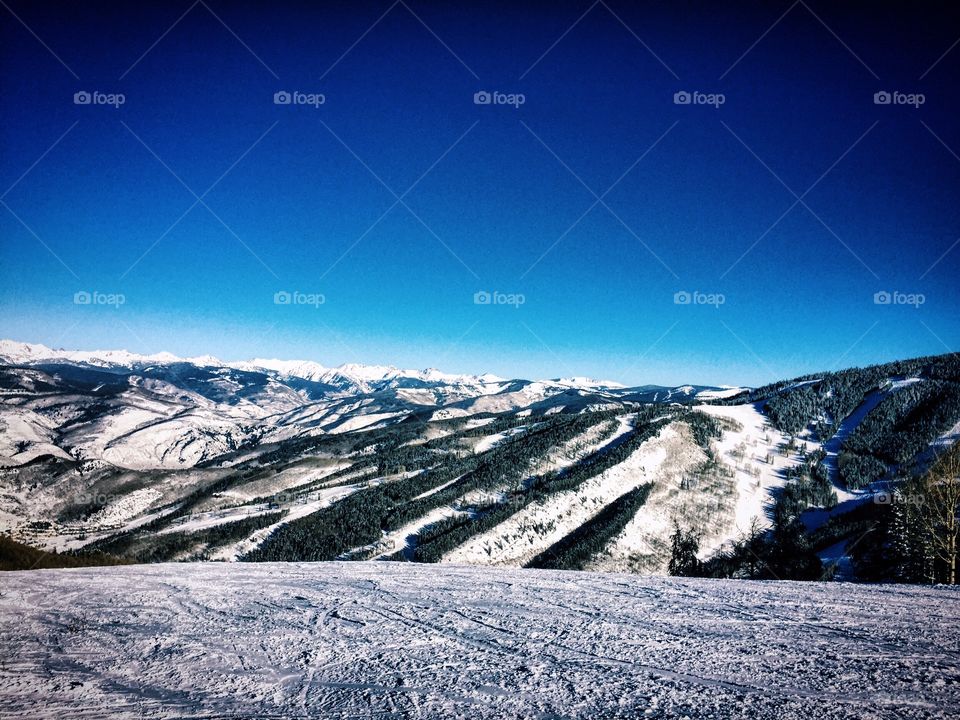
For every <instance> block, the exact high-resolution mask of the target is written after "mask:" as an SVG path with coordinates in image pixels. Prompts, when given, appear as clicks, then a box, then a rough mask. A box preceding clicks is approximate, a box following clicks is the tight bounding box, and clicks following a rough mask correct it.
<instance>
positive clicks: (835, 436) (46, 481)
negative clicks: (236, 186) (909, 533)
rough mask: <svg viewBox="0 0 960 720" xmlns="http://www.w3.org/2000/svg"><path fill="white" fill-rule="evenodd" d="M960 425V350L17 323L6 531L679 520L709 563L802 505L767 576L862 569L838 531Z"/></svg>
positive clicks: (475, 548) (558, 550)
mask: <svg viewBox="0 0 960 720" xmlns="http://www.w3.org/2000/svg"><path fill="white" fill-rule="evenodd" d="M958 435H960V363H958V362H957V360H956V358H954V357H953V356H942V357H939V358H921V359H918V360H910V361H903V362H899V363H891V364H889V365H885V366H877V367H875V368H866V369H854V370H849V371H843V372H840V373H827V374H820V375H816V376H810V377H807V378H797V379H793V380H786V381H784V382H782V383H776V384H774V385H771V386H767V387H764V388H756V389H747V388H733V387H723V386H718V387H702V386H693V385H685V386H680V387H675V388H666V387H660V386H641V387H633V388H630V387H623V386H621V385H618V384H616V383H614V382H610V381H595V380H590V379H588V378H567V379H556V380H540V381H529V380H522V379H513V380H507V379H502V378H499V377H493V376H490V375H481V376H472V375H452V374H446V373H442V372H440V371H437V370H433V369H430V370H423V371H405V370H399V369H397V368H393V367H382V366H363V365H343V366H340V367H338V368H326V367H323V366H321V365H319V364H317V363H313V362H309V361H280V360H264V359H256V360H251V361H246V362H235V363H225V362H221V361H219V360H217V359H215V358H211V357H202V358H193V359H190V358H187V359H182V358H177V357H174V356H172V355H169V354H165V353H162V354H158V355H154V356H140V355H135V354H132V353H128V352H126V351H105V352H103V351H97V352H80V351H65V350H51V349H50V348H46V347H44V346H40V345H26V344H22V343H14V342H11V341H0V533H6V534H8V535H11V536H13V538H15V539H16V540H18V541H21V542H26V543H28V544H30V545H34V546H40V547H44V548H49V549H60V550H77V549H81V548H83V549H84V550H98V551H104V552H108V553H110V554H113V555H118V556H121V557H127V558H133V559H138V560H164V559H196V558H215V559H222V560H237V559H246V560H321V559H333V558H342V559H408V560H419V561H425V562H452V563H468V564H475V565H498V566H530V567H546V568H549V567H556V568H579V569H595V570H617V571H631V572H639V573H662V572H664V571H665V569H666V563H667V560H668V559H669V557H670V552H671V550H670V536H671V533H673V531H674V529H675V528H676V527H677V526H678V525H680V526H682V527H684V528H688V529H695V530H696V532H697V533H698V539H699V547H698V553H699V556H700V558H701V559H702V560H703V561H704V562H713V561H714V560H715V559H716V558H728V557H732V558H736V557H737V553H738V552H741V551H742V548H741V546H740V545H738V543H740V542H741V540H743V539H744V538H745V537H747V536H749V535H751V534H755V533H757V532H761V533H762V532H763V531H764V530H765V528H767V527H769V526H770V523H771V517H790V518H797V519H799V520H802V522H803V523H804V525H805V527H806V532H808V533H810V534H811V535H810V537H811V539H810V541H809V542H808V543H807V545H805V546H804V547H809V548H812V550H810V552H812V553H816V557H815V558H814V557H812V556H811V557H810V558H809V562H808V563H807V564H806V565H804V567H803V568H802V569H801V570H797V569H796V568H779V567H777V568H774V569H771V570H770V574H771V576H777V577H779V576H781V575H782V574H789V573H793V572H801V571H802V572H805V573H807V574H810V573H817V572H821V571H822V570H823V568H824V567H827V566H829V567H831V568H834V569H835V570H836V571H837V572H840V573H843V572H846V571H847V569H848V568H849V567H850V558H849V556H848V555H847V554H846V550H845V548H846V545H845V543H846V542H847V536H846V535H844V534H843V533H845V532H846V533H848V534H849V533H853V532H855V528H856V527H858V525H856V522H861V520H862V518H861V517H860V516H861V515H863V514H864V513H866V512H867V510H869V508H870V503H871V501H872V499H873V498H874V497H876V496H877V493H879V492H881V491H883V490H885V489H887V488H888V487H889V483H890V482H891V481H892V480H893V479H894V478H895V477H897V476H898V474H902V473H903V472H904V469H905V468H909V467H910V466H911V463H921V464H922V463H923V462H925V461H926V460H925V458H926V459H929V457H931V453H933V452H934V451H935V449H936V448H937V447H945V446H947V445H949V444H951V443H952V442H953V441H954V440H955V439H956V437H957V436H958ZM864 508H867V510H865V509H864ZM852 518H856V522H854V520H853V519H852ZM841 520H842V522H841ZM845 523H846V524H845ZM761 540H762V537H761ZM758 542H759V541H758ZM860 547H864V544H861V546H860ZM738 548H741V549H740V550H738ZM750 548H752V549H751V552H755V551H756V550H757V546H756V545H751V546H750ZM804 552H806V551H804ZM774 556H776V554H775V553H772V554H771V557H774ZM781 556H782V553H781ZM818 558H819V559H818ZM741 560H742V561H743V562H744V563H745V564H750V562H748V561H749V556H747V555H744V556H743V558H741ZM731 562H733V561H732V560H731ZM824 563H826V565H824ZM817 568H820V569H819V570H818V569H817ZM736 572H740V571H739V570H738V571H736Z"/></svg>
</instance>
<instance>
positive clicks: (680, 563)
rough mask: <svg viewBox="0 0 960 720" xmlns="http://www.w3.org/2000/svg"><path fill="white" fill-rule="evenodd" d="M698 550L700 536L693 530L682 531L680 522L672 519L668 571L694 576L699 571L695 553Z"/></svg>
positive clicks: (698, 562)
mask: <svg viewBox="0 0 960 720" xmlns="http://www.w3.org/2000/svg"><path fill="white" fill-rule="evenodd" d="M699 551H700V536H699V535H698V534H697V533H696V532H695V531H694V530H692V529H691V530H687V531H684V530H683V528H681V527H680V523H679V522H677V521H676V520H674V521H673V535H672V536H671V538H670V564H669V565H668V571H669V572H670V574H671V575H680V576H683V577H695V576H696V575H698V574H699V571H700V560H699V559H698V558H697V553H698V552H699Z"/></svg>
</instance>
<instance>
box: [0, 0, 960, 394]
mask: <svg viewBox="0 0 960 720" xmlns="http://www.w3.org/2000/svg"><path fill="white" fill-rule="evenodd" d="M8 5H9V7H8V8H7V9H4V8H0V15H2V16H3V20H2V44H0V59H2V61H0V82H2V86H0V87H2V92H3V96H4V98H5V101H4V103H3V106H2V119H3V122H2V130H0V143H2V146H0V185H2V188H0V193H2V199H3V203H4V205H3V206H0V317H2V320H0V336H3V337H11V338H14V339H18V340H24V341H33V342H43V343H45V344H50V345H55V346H65V347H79V348H107V347H109V348H120V347H122V348H127V349H129V350H133V351H139V352H145V353H148V352H158V351H161V350H168V351H171V352H174V353H177V354H181V355H198V354H207V353H209V354H213V355H217V356H220V357H223V358H227V359H239V358H246V357H254V356H261V357H262V356H270V357H285V358H310V359H315V360H318V361H320V362H323V363H326V364H331V365H332V364H339V363H341V362H366V363H390V364H395V365H399V366H405V367H426V366H437V367H441V368H443V369H446V370H450V371H464V372H484V371H489V372H494V373H497V374H500V375H506V376H523V377H557V376H568V375H574V374H576V375H589V376H594V377H604V378H610V379H615V380H619V381H622V382H626V383H631V384H643V383H669V384H672V383H681V382H697V383H732V384H733V383H742V384H761V383H764V382H768V381H770V380H773V379H776V378H782V377H789V376H793V375H797V374H801V373H804V372H812V371H818V370H823V369H831V368H840V367H846V366H851V365H863V364H868V363H871V362H880V361H885V360H890V359H895V358H903V357H912V356H917V355H923V354H938V353H942V352H948V351H952V350H956V349H957V346H958V341H960V315H958V313H957V307H958V301H960V287H958V284H957V283H956V281H955V278H956V277H957V274H958V270H960V246H954V244H955V243H956V242H957V241H958V238H960V204H958V203H957V202H956V197H957V190H958V188H960V158H958V157H957V156H956V154H955V153H958V152H960V128H958V125H957V123H956V117H957V110H958V105H960V103H958V99H957V92H956V87H957V86H958V83H957V75H958V71H960V49H953V50H950V48H951V46H952V45H953V43H954V42H955V41H956V39H957V37H956V36H957V34H958V33H960V30H958V27H960V25H958V23H957V22H956V21H957V19H958V18H957V17H956V15H954V16H949V15H947V14H945V13H946V11H944V10H942V9H940V10H936V9H934V6H933V5H931V6H930V8H927V9H926V10H918V9H913V10H900V11H877V10H876V9H872V10H870V11H869V13H868V12H867V11H866V8H867V5H866V4H862V5H859V6H858V5H855V4H854V5H847V6H845V9H843V10H838V9H836V8H833V7H832V6H831V4H827V3H822V2H820V3H807V4H804V3H797V4H794V5H791V4H790V3H754V4H741V5H738V7H737V8H736V9H726V10H724V9H720V8H717V7H714V6H713V5H706V4H704V5H700V4H690V5H685V6H670V7H667V6H664V5H661V4H650V5H642V4H641V5H634V4H626V3H616V2H609V3H603V2H601V3H596V4H593V5H591V4H590V3H589V2H580V3H572V2H571V3H551V4H549V5H548V4H543V5H528V6H526V7H525V8H517V7H515V6H514V4H510V3H502V4H488V5H486V6H484V7H479V6H477V7H476V9H473V10H470V9H464V8H462V7H461V8H458V9H454V8H452V7H448V6H447V4H439V3H424V2H407V3H395V4H392V5H391V3H390V2H381V3H345V4H343V5H342V6H324V7H321V8H313V7H311V6H310V5H309V4H307V3H284V2H278V3H274V4H271V5H270V6H269V7H257V6H256V5H255V4H252V3H239V4H228V3H223V2H209V1H207V2H205V3H196V4H193V5H191V3H190V2H189V1H188V2H182V3H169V4H162V3H155V4H153V3H152V4H147V5H143V6H140V5H133V4H107V3H89V4H87V3H85V4H83V5H82V6H81V5H65V4H64V5H63V6H61V4H58V3H44V2H41V3H25V2H13V3H8ZM938 13H939V14H938ZM765 33H766V34H765ZM944 53H945V54H944ZM294 90H296V91H299V92H301V93H315V94H316V93H322V94H323V95H324V98H325V102H324V103H323V104H322V105H319V106H317V107H314V106H310V105H293V104H291V105H277V104H275V103H274V93H276V92H278V91H289V92H292V91H294ZM80 91H87V92H93V91H98V92H101V93H105V94H110V93H122V94H123V96H124V102H123V104H122V105H120V106H119V107H112V106H110V105H97V104H88V105H77V104H75V103H74V93H76V92H80ZM478 91H491V92H492V91H499V92H501V93H505V94H510V93H522V94H523V96H524V102H523V104H522V105H520V106H519V107H514V106H511V105H498V104H488V105H482V104H481V105H478V104H475V103H474V94H475V93H477V92H478ZM680 91H687V92H693V91H698V92H701V93H704V94H716V93H721V94H722V95H723V104H722V105H720V106H719V107H714V106H711V105H709V104H676V103H675V102H674V94H675V93H677V92H680ZM880 91H889V92H893V91H898V92H901V93H904V94H907V95H909V94H917V93H922V94H923V96H924V97H923V100H924V102H923V104H922V105H920V106H919V107H914V106H911V105H909V104H897V103H896V102H894V103H891V104H888V105H883V104H880V105H878V104H875V102H874V94H875V93H877V92H880ZM411 186H412V187H411ZM8 188H9V189H8ZM208 189H209V191H208ZM608 189H609V191H608ZM4 191H5V192H4ZM198 196H199V197H200V198H201V200H200V201H197V197H198ZM398 198H400V200H399V201H398ZM598 198H599V199H598ZM798 198H800V199H799V200H798ZM80 291H87V292H94V291H97V292H100V293H104V294H114V295H117V294H120V295H122V296H123V298H124V302H123V304H122V305H120V306H116V305H96V304H90V305H78V304H75V302H74V295H75V293H77V292H80ZM895 291H896V292H899V293H901V295H892V296H891V297H892V298H893V302H891V303H889V304H876V303H875V301H874V295H875V293H878V292H890V293H893V292H895ZM278 292H291V293H292V292H300V293H303V294H312V295H322V296H323V299H324V302H323V304H321V305H310V304H299V305H298V304H287V305H283V304H279V305H278V304H276V303H275V301H274V298H275V294H276V293H278ZM478 292H489V293H494V292H499V293H501V295H499V296H496V297H498V298H499V299H501V300H509V299H510V296H514V298H516V296H522V299H523V303H522V304H521V305H517V304H516V303H514V304H498V303H495V302H493V303H490V304H476V303H475V301H474V296H475V294H476V293H478ZM678 292H686V293H691V295H690V296H689V297H691V298H693V302H691V303H689V304H677V303H676V302H675V295H676V293H678ZM694 293H699V295H696V294H694ZM909 296H922V300H923V302H922V304H920V305H918V302H917V298H916V297H913V298H912V300H911V298H910V297H909ZM682 297H684V296H681V298H682ZM721 298H722V300H723V302H722V304H719V305H718V304H717V302H718V301H719V299H721ZM711 300H713V301H714V302H713V304H710V301H711ZM698 301H700V302H698ZM911 302H912V304H911Z"/></svg>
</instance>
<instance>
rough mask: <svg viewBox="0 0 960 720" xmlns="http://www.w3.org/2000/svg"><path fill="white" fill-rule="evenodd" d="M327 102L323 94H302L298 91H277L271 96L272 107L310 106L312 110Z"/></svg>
mask: <svg viewBox="0 0 960 720" xmlns="http://www.w3.org/2000/svg"><path fill="white" fill-rule="evenodd" d="M325 102H327V96H326V95H324V94H323V93H303V92H300V91H299V90H294V91H293V92H287V91H286V90H278V91H277V92H275V93H274V94H273V104H274V105H310V106H311V107H312V108H313V109H314V110H316V109H317V108H318V107H320V106H321V105H323V104H324V103H325Z"/></svg>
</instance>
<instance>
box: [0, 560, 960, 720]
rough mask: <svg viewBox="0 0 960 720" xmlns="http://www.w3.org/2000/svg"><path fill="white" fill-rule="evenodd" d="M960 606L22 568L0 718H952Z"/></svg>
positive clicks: (357, 570) (549, 581)
mask: <svg viewBox="0 0 960 720" xmlns="http://www.w3.org/2000/svg"><path fill="white" fill-rule="evenodd" d="M958 600H960V594H958V592H957V590H956V589H955V588H942V587H941V588H925V587H910V586H870V585H849V584H844V583H832V584H830V583H826V584H822V583H780V582H765V583H761V582H750V581H717V580H692V579H690V580H688V579H677V578H641V577H635V576H624V575H602V574H594V573H569V572H550V571H529V570H526V571H517V570H493V569H489V568H486V569H480V568H463V567H451V566H418V565H410V564H404V563H320V564H263V565H241V566H236V565H224V564H190V565H182V564H169V565H149V566H132V567H123V568H88V569H81V570H45V571H34V572H29V573H9V574H5V575H4V579H3V592H2V595H0V637H2V638H3V648H4V653H3V662H2V663H0V717H2V718H16V719H17V720H31V719H33V718H54V717H56V718H71V719H82V718H98V719H99V718H186V717H190V718H306V717H311V718H317V717H324V718H327V717H330V718H334V717H335V718H352V717H363V718H370V717H392V718H430V719H432V718H454V717H456V718H471V719H477V720H483V719H485V718H498V719H501V718H640V717H648V718H678V717H684V718H714V719H717V720H721V719H723V718H752V719H758V720H765V719H767V718H769V719H776V720H793V719H797V720H800V719H801V718H802V719H804V720H806V719H807V718H818V720H819V719H820V718H824V719H826V720H840V719H846V718H850V719H853V718H858V719H859V718H866V717H871V718H898V719H900V718H908V719H911V718H950V717H957V714H958V713H960V631H958V628H960V603H958V602H957V601H958Z"/></svg>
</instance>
